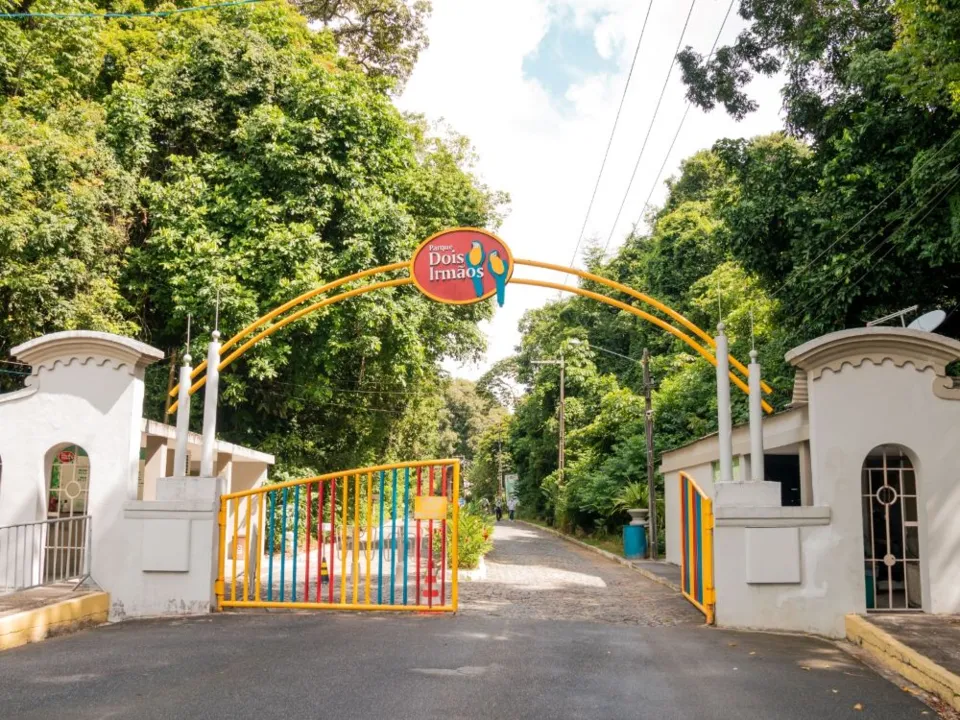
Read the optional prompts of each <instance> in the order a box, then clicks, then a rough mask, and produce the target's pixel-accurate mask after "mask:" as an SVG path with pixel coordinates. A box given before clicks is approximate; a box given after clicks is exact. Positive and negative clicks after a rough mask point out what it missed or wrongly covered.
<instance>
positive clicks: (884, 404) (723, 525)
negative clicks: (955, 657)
mask: <svg viewBox="0 0 960 720" xmlns="http://www.w3.org/2000/svg"><path fill="white" fill-rule="evenodd" d="M957 358H960V342H958V341H956V340H952V339H949V338H945V337H941V336H937V335H934V334H931V333H922V332H919V331H914V330H909V329H901V328H882V327H881V328H855V329H852V330H845V331H840V332H837V333H832V334H830V335H827V336H824V337H822V338H817V339H816V340H813V341H811V342H809V343H806V344H804V345H802V346H800V347H799V348H796V349H794V350H792V351H791V352H790V353H788V354H787V360H788V361H789V362H791V363H792V364H793V365H795V366H796V367H798V369H799V370H798V383H799V384H800V387H801V389H802V391H803V392H802V393H800V396H801V397H808V398H809V404H808V405H806V406H802V408H803V409H802V413H803V414H805V416H806V422H802V423H801V424H797V423H798V421H802V420H803V415H802V414H801V412H800V411H799V410H794V411H791V412H792V413H795V414H794V416H793V417H792V418H790V417H786V418H784V417H782V416H775V417H774V418H771V419H770V420H769V421H767V423H766V426H765V431H764V435H765V438H767V437H769V435H768V432H767V428H768V427H769V425H770V424H779V426H780V427H781V429H782V430H783V431H784V433H781V435H782V436H783V439H784V440H791V441H792V442H794V443H799V445H798V447H799V448H800V449H801V450H802V451H803V452H801V456H804V455H805V454H806V450H805V447H804V446H803V442H804V441H805V439H806V438H805V437H804V435H808V436H809V453H810V475H811V476H812V477H811V485H812V493H811V492H809V490H808V491H805V492H804V496H805V498H806V500H807V502H810V501H812V502H814V503H815V505H812V506H803V507H789V508H786V507H777V506H776V505H777V501H776V498H774V497H773V496H772V494H771V493H770V492H767V491H768V490H770V488H766V487H763V488H761V487H759V484H758V486H757V487H755V488H753V489H751V488H749V487H731V488H730V489H731V490H736V492H732V493H724V492H719V493H718V492H717V490H716V489H715V488H713V487H712V486H711V484H710V483H709V478H710V473H709V465H704V464H702V463H703V462H704V461H705V460H707V459H712V458H713V457H714V456H715V455H716V453H715V448H713V447H712V445H715V444H716V438H715V437H713V438H704V439H703V440H701V441H698V442H697V443H693V444H691V445H690V446H687V447H685V448H681V449H679V450H677V451H674V452H672V453H667V454H665V455H664V460H663V466H662V469H663V471H664V473H665V477H666V478H667V488H666V493H665V494H666V496H667V514H668V517H670V518H676V517H678V515H679V503H678V497H677V490H676V488H675V486H676V484H677V480H676V478H677V471H678V470H680V469H683V470H687V471H688V472H691V473H697V474H698V475H702V476H704V481H703V482H701V485H702V486H703V487H704V489H705V490H707V488H708V487H709V488H710V489H709V490H708V492H710V493H711V495H712V496H713V497H714V499H715V504H714V511H715V513H716V527H715V530H714V547H715V557H714V563H715V564H714V567H715V573H714V574H715V583H716V593H717V598H716V600H717V603H716V619H717V624H718V625H721V626H728V627H747V628H757V629H766V630H793V631H802V632H812V633H818V634H822V635H828V636H834V637H842V636H843V633H844V616H845V615H846V614H849V613H863V612H865V611H866V589H865V581H864V574H865V573H864V565H865V563H864V546H863V526H862V524H863V521H862V496H861V470H862V467H863V463H864V460H865V459H866V457H867V455H868V454H869V453H870V452H871V451H872V450H874V449H875V448H877V447H879V446H882V445H897V446H900V447H902V448H903V449H904V450H905V451H906V453H907V454H908V456H909V457H910V459H911V461H912V463H913V466H914V468H915V470H916V476H917V486H918V496H919V503H918V521H919V539H920V561H921V584H922V606H923V610H925V611H926V612H931V613H958V612H960V523H958V522H957V520H956V518H957V517H960V388H957V387H954V386H953V385H952V381H951V380H950V379H949V378H946V377H945V375H944V368H945V366H946V364H948V363H949V362H951V361H953V360H954V359H957ZM784 415H786V413H785V414H784ZM771 421H772V422H771ZM791 424H792V425H791ZM804 429H806V431H807V432H806V433H805V432H804ZM768 447H769V445H768ZM805 474H806V473H805V472H804V469H803V468H801V475H802V477H803V476H805ZM697 479H698V481H700V477H697ZM731 485H741V484H740V483H732V484H731ZM743 485H747V486H748V485H750V483H746V484H743ZM724 489H727V488H724ZM761 491H762V492H761ZM753 495H755V496H756V497H753ZM726 496H728V497H726ZM766 496H769V497H766ZM758 528H759V529H764V532H763V533H758V532H756V529H758ZM766 529H771V530H773V534H765V532H766ZM748 538H752V540H748ZM758 538H760V539H761V541H766V542H769V543H773V544H774V545H775V548H776V549H775V550H770V548H768V547H757V546H755V544H756V543H757V542H758ZM797 538H799V543H797V542H796V539H797ZM748 542H751V543H752V544H751V545H750V547H748ZM667 545H668V548H667V549H668V555H667V557H668V559H669V560H671V561H672V562H678V561H679V556H680V543H679V537H678V534H677V532H676V529H675V528H674V531H673V532H670V529H669V526H668V532H667ZM798 545H799V547H798ZM748 568H749V573H748ZM758 571H759V572H758ZM751 577H752V581H750V582H748V579H749V578H751ZM758 578H759V579H758Z"/></svg>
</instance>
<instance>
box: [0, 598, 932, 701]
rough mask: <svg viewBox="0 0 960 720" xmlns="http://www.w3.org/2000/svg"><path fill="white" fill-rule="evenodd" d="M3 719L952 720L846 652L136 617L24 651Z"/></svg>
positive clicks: (8, 659)
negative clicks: (938, 718)
mask: <svg viewBox="0 0 960 720" xmlns="http://www.w3.org/2000/svg"><path fill="white" fill-rule="evenodd" d="M807 668H809V669H807ZM858 703H859V704H860V705H861V706H862V708H863V709H862V710H856V709H854V706H855V705H857V704H858ZM924 712H926V713H927V715H924V714H923V713H924ZM0 716H2V717H3V718H4V719H5V720H6V719H8V718H37V719H38V720H39V719H41V718H42V719H44V720H46V719H47V718H55V717H70V718H71V719H72V720H81V719H85V718H91V719H92V718H98V719H100V718H141V719H144V720H146V719H152V718H191V719H193V718H195V719H197V720H199V719H201V718H229V719H230V720H236V719H237V718H258V719H264V720H265V719H267V718H278V719H279V718H282V719H283V720H289V719H290V718H340V717H343V718H347V717H349V718H449V719H453V718H470V719H471V720H474V719H476V720H481V719H482V720H489V719H490V718H517V719H521V718H523V719H527V718H529V719H531V720H534V719H536V720H542V719H544V718H658V719H659V720H666V719H668V718H704V719H705V718H738V719H746V718H758V719H759V718H762V719H763V720H772V719H774V718H818V719H819V720H827V719H828V718H891V719H894V718H896V719H897V720H902V719H903V718H921V717H934V714H933V712H932V711H931V710H929V709H928V708H926V707H925V706H924V705H922V704H921V703H919V702H918V701H917V700H916V699H914V698H913V697H911V696H910V695H909V694H907V693H905V692H903V691H902V690H900V689H899V688H898V687H896V686H895V685H893V684H891V683H889V682H887V681H886V680H884V679H883V678H881V677H879V676H878V675H876V674H874V673H873V672H872V671H870V670H868V669H866V668H865V667H863V666H861V665H859V664H857V663H856V662H854V661H852V660H851V659H850V658H849V657H847V656H846V655H845V654H844V653H842V652H841V651H839V650H837V649H836V648H834V647H833V646H832V645H830V644H828V643H824V642H820V641H816V640H811V639H807V638H799V637H784V636H772V635H760V634H752V633H729V632H722V631H716V630H710V629H706V628H698V627H686V626H677V627H655V628H631V627H625V626H623V625H608V624H601V623H584V622H564V621H553V622H552V621H542V620H532V621H530V620H509V619H501V618H484V617H466V616H461V617H395V616H384V615H377V616H372V615H368V616H357V615H346V614H312V615H311V614H295V615H294V614H257V615H242V616H236V615H234V616H229V615H221V616H217V617H213V618H206V619H192V620H181V621H169V620H164V621H145V622H136V623H125V624H120V625H114V626H110V627H106V628H102V629H98V630H90V631H86V632H82V633H79V634H76V635H72V636H68V637H63V638H59V639H54V640H50V641H47V642H45V643H42V644H39V645H33V646H25V647H22V648H18V649H16V650H12V651H9V652H6V653H4V654H3V655H2V656H0Z"/></svg>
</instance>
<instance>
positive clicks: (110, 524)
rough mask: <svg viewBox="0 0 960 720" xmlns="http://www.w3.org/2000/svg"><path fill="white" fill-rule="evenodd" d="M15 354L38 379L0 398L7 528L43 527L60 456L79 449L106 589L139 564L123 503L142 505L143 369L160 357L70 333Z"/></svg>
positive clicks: (2, 507)
mask: <svg viewBox="0 0 960 720" xmlns="http://www.w3.org/2000/svg"><path fill="white" fill-rule="evenodd" d="M14 354H15V355H16V356H17V357H19V358H21V359H22V360H23V361H24V362H28V363H30V364H31V365H32V366H33V374H32V375H31V376H30V377H28V378H27V387H26V389H24V390H21V391H18V392H15V393H8V394H6V395H3V396H0V455H2V456H3V461H4V471H5V472H4V474H5V477H4V484H3V496H2V498H0V526H3V525H11V524H14V523H21V522H35V521H37V520H42V519H45V518H46V514H47V513H46V504H47V503H46V497H47V486H48V483H49V476H50V467H51V464H52V460H53V456H54V452H55V451H56V450H57V449H59V448H60V447H62V446H63V444H65V443H70V444H76V445H79V446H80V447H82V448H83V449H84V450H85V451H86V452H87V454H88V456H89V459H90V484H89V488H90V489H89V496H88V504H87V513H88V514H90V515H91V516H93V520H92V545H93V547H94V548H96V552H93V553H92V555H91V564H92V568H91V570H92V575H93V578H94V579H95V580H96V581H97V582H99V583H100V584H101V585H102V586H104V587H109V584H110V582H111V580H112V579H113V578H115V577H116V576H117V574H118V573H121V574H122V573H123V572H125V569H126V568H127V567H129V565H130V563H131V562H133V558H132V557H131V555H130V546H129V544H128V543H126V542H124V536H123V529H122V527H121V526H122V524H123V502H124V501H125V500H133V499H135V498H136V496H137V475H138V469H139V455H140V432H139V426H140V416H141V414H142V412H143V373H144V368H145V367H146V365H147V364H149V363H150V362H153V361H155V360H157V359H159V358H160V357H162V353H160V352H159V351H158V350H155V349H154V348H150V347H149V346H147V345H144V344H143V343H138V342H136V341H133V340H129V339H126V338H116V336H111V335H107V334H106V333H82V332H71V333H56V334H54V335H49V336H45V337H44V338H38V340H36V341H31V343H25V344H24V345H23V346H20V348H15V349H14ZM0 562H2V561H0Z"/></svg>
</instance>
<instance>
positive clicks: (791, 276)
mask: <svg viewBox="0 0 960 720" xmlns="http://www.w3.org/2000/svg"><path fill="white" fill-rule="evenodd" d="M958 137H960V133H956V134H954V135H953V137H951V138H950V139H949V140H947V141H946V142H945V143H944V144H943V145H941V146H940V148H939V149H938V150H937V151H936V152H935V153H934V154H933V155H931V156H930V157H929V158H927V159H926V161H924V162H923V163H922V164H921V165H920V166H918V167H916V168H914V169H913V170H911V171H910V173H909V174H908V175H907V177H906V178H904V180H903V182H901V183H900V184H899V185H897V186H896V187H895V188H894V189H893V190H891V191H890V192H889V193H887V195H886V196H885V197H884V198H883V199H882V200H880V202H878V203H877V204H876V205H874V206H873V207H872V208H870V209H869V210H868V211H867V212H866V214H864V215H863V217H861V218H860V219H859V220H857V222H855V223H854V224H853V225H852V226H851V227H850V228H849V229H848V230H847V231H846V232H844V233H842V234H841V235H840V237H838V238H837V239H836V240H834V241H833V242H832V243H830V244H829V245H828V246H827V247H826V248H825V249H824V250H822V251H820V252H819V253H817V255H816V257H814V258H813V259H812V260H810V261H809V262H808V263H807V264H806V265H804V266H802V267H801V268H799V269H796V268H795V269H794V270H792V271H791V272H790V274H789V275H788V276H787V279H786V280H784V281H783V284H782V285H781V286H780V287H778V288H777V289H776V290H774V291H773V292H771V293H770V298H771V299H773V298H775V297H776V296H777V295H779V294H780V292H781V291H782V290H783V289H784V288H785V287H787V285H789V284H790V283H792V282H794V281H795V280H796V279H797V277H798V276H799V274H800V273H802V272H803V271H805V270H806V269H808V268H809V267H811V266H812V265H813V264H814V263H815V262H817V260H819V259H820V258H822V257H823V256H824V255H826V254H827V253H828V252H830V251H831V250H832V249H833V248H835V247H836V246H837V243H839V242H840V241H841V240H843V239H844V238H845V237H847V235H849V234H850V233H852V232H853V231H854V230H856V229H857V228H858V227H859V226H860V224H861V223H862V222H863V221H864V220H866V219H867V218H868V217H870V216H871V215H873V213H874V212H876V211H877V210H878V209H879V208H880V207H881V206H882V205H884V203H886V202H887V200H889V199H890V198H891V197H893V196H894V194H896V193H898V192H899V191H900V190H902V189H903V187H904V186H905V185H906V184H907V183H908V182H910V180H912V179H913V176H914V175H915V174H916V173H917V172H919V171H920V170H922V169H923V168H924V167H926V166H927V165H928V164H930V163H931V162H933V160H934V159H935V158H936V157H937V156H938V155H939V154H940V153H942V152H943V151H944V150H946V149H947V146H948V145H950V144H951V143H952V142H953V141H954V140H956V139H957V138H958ZM887 227H889V224H888V225H887Z"/></svg>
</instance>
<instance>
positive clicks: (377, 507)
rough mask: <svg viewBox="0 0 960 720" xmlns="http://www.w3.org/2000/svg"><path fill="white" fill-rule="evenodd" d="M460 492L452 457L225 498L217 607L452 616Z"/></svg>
mask: <svg viewBox="0 0 960 720" xmlns="http://www.w3.org/2000/svg"><path fill="white" fill-rule="evenodd" d="M459 498H460V463H459V461H458V460H452V459H445V460H424V461H422V462H406V463H394V464H390V465H377V466H374V467H365V468H355V469H352V470H344V471H340V472H335V473H328V474H326V475H318V476H316V477H310V478H305V479H303V480H294V481H291V482H285V483H280V484H277V485H267V486H263V487H258V488H254V489H253V490H247V491H243V492H235V493H229V494H226V495H223V496H222V497H221V499H220V513H219V530H220V551H219V567H218V574H217V583H216V588H215V589H216V595H217V607H218V609H222V608H244V607H248V608H299V609H339V610H415V611H424V612H455V611H456V609H457V596H458V592H457V590H458V586H457V569H458V557H457V540H458V531H459ZM248 550H249V551H248ZM225 572H228V574H226V575H225ZM411 575H412V576H413V577H412V578H411Z"/></svg>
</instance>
